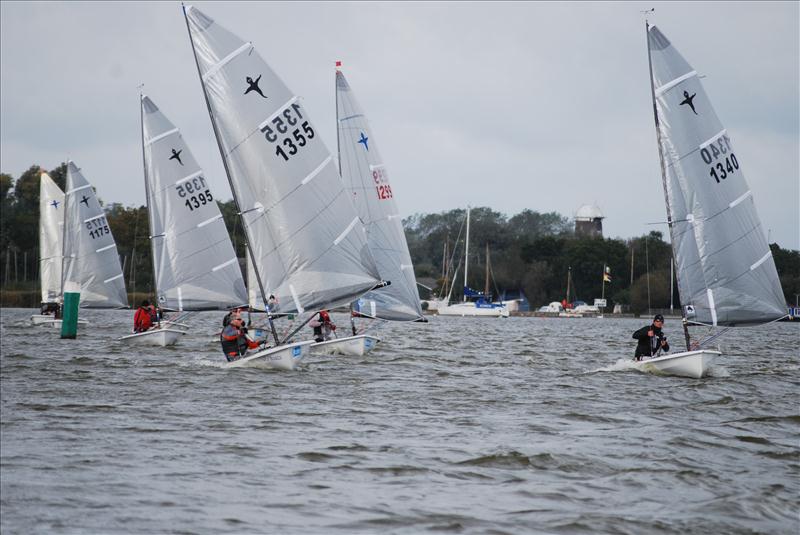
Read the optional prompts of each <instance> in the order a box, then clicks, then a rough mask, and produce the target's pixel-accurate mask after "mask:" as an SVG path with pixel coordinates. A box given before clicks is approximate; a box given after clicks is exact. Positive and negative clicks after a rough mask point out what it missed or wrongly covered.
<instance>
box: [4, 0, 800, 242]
mask: <svg viewBox="0 0 800 535" xmlns="http://www.w3.org/2000/svg"><path fill="white" fill-rule="evenodd" d="M196 5H197V6H198V7H199V8H200V9H202V10H203V11H204V12H206V13H207V14H208V15H209V16H211V17H212V18H214V19H215V20H216V21H218V22H219V23H220V24H222V25H223V26H225V27H227V28H228V29H230V30H231V31H233V32H234V33H236V34H238V35H239V36H241V37H242V38H243V39H246V40H251V41H253V43H254V45H255V46H256V48H257V49H258V51H259V52H260V54H261V55H262V56H263V57H264V59H265V60H266V61H267V62H268V63H270V65H271V66H272V67H273V69H275V71H276V72H277V73H278V74H279V75H280V76H281V77H282V78H283V80H284V81H285V82H286V83H287V84H288V85H289V87H290V88H292V90H293V91H294V92H295V93H297V94H298V95H300V96H301V97H303V98H304V99H305V106H306V108H307V110H308V111H309V112H310V113H311V114H312V119H313V122H314V123H315V126H316V128H317V130H318V131H321V132H322V134H323V137H324V139H325V142H326V144H327V145H328V148H329V149H330V150H332V151H335V150H336V131H335V107H334V85H333V84H334V62H335V61H336V60H342V61H343V63H344V69H343V70H344V73H345V75H346V76H347V78H348V81H349V82H350V85H351V86H352V88H353V91H354V92H355V94H356V96H357V98H358V99H359V101H360V102H361V105H362V107H363V108H364V110H365V112H366V114H367V116H368V118H369V120H370V122H371V124H372V128H373V131H374V134H373V135H374V137H375V139H374V140H373V141H376V142H377V143H378V144H379V146H380V150H381V153H382V155H383V158H384V161H385V163H386V165H387V167H388V169H389V171H390V174H391V177H392V189H393V191H394V193H395V198H396V200H397V202H398V205H399V208H400V211H401V213H402V214H403V215H404V216H407V215H410V214H412V213H415V212H439V211H443V210H449V209H452V208H460V207H464V206H466V205H467V204H470V205H473V206H490V207H492V208H494V209H495V210H499V211H501V212H504V213H506V214H508V215H513V214H515V213H518V212H519V211H521V210H522V209H524V208H530V209H532V210H537V211H541V212H549V211H558V212H561V213H562V214H564V215H568V216H572V215H573V214H574V212H575V210H577V208H578V207H579V206H580V205H582V204H585V203H593V202H596V203H597V204H598V205H599V206H600V208H601V209H602V210H603V212H604V213H605V215H606V217H607V219H606V220H605V223H604V227H605V234H606V236H609V237H623V238H627V237H631V236H638V235H640V234H642V233H645V232H649V231H650V230H653V229H660V230H664V231H666V227H665V226H652V225H648V224H647V223H650V222H656V221H663V220H664V219H665V217H666V216H665V208H664V202H663V192H662V189H661V178H660V171H659V164H658V151H657V146H656V141H655V131H654V126H653V116H652V107H651V103H650V93H649V91H650V87H649V82H648V70H647V51H646V41H645V30H644V17H643V15H642V14H641V13H640V11H641V10H644V9H648V8H650V7H655V8H656V12H655V14H654V15H651V16H650V21H651V23H654V24H656V25H657V26H659V28H660V29H661V30H662V31H663V33H664V34H665V35H666V36H667V37H668V38H669V39H670V40H671V41H672V42H673V44H674V45H675V46H676V48H678V50H680V51H681V53H682V54H683V55H684V57H685V58H686V59H687V60H688V61H689V63H691V64H692V66H693V67H695V68H696V69H697V71H698V72H699V73H701V75H704V76H705V78H704V79H703V83H704V85H705V88H706V91H707V93H708V95H709V97H710V99H711V101H712V102H713V103H714V107H715V109H716V111H717V115H718V116H719V117H720V119H721V121H722V123H723V125H725V127H726V128H727V129H728V131H729V133H730V135H731V138H732V139H733V140H734V142H735V143H736V146H737V156H740V158H739V159H740V161H741V163H742V166H743V169H744V173H745V177H746V178H747V180H748V182H749V184H750V186H751V189H752V191H753V194H754V198H755V202H756V207H757V208H758V211H759V213H760V215H761V218H762V221H763V223H764V227H765V229H769V231H770V237H771V241H777V242H778V243H779V244H780V245H781V246H783V247H789V248H793V249H798V248H800V214H799V213H798V204H800V134H799V133H798V131H799V130H800V111H799V106H800V88H799V85H800V82H799V80H800V31H799V30H798V20H800V8H799V7H798V6H799V5H800V4H798V3H797V2H782V3H770V2H758V3H756V2H752V3H751V2H738V3H728V2H709V3H701V2H687V3H679V2H675V3H672V2H670V3H659V2H624V3H616V2H608V3H521V2H509V3H502V2H492V3H481V2H476V3H458V2H450V3H409V2H402V3H360V2H358V3H334V2H323V3H316V2H309V3H282V2H276V3H234V2H225V3H217V2H197V3H196ZM0 25H1V26H0V39H1V41H0V45H1V46H0V106H1V107H0V170H2V172H6V173H11V174H12V175H14V176H18V175H19V174H20V173H21V172H22V171H24V170H25V169H27V168H28V167H29V166H30V165H31V164H33V163H38V164H40V165H42V166H44V167H45V168H48V169H49V168H53V167H55V166H56V165H58V163H60V162H61V161H63V160H64V159H65V158H67V157H70V158H72V159H74V160H75V161H76V163H77V164H78V165H79V166H80V167H81V168H82V169H83V172H84V174H85V175H86V177H87V178H88V180H90V181H91V182H92V183H93V184H94V185H95V186H96V188H97V192H98V195H99V196H100V197H101V198H102V199H104V200H105V201H106V202H121V203H123V204H125V205H133V204H137V205H138V204H142V203H143V202H144V185H143V179H142V153H141V146H140V138H139V135H140V134H139V105H138V89H137V86H138V85H139V84H140V83H144V84H145V93H147V94H148V95H149V96H150V97H151V98H152V99H153V100H154V102H155V103H156V104H157V105H158V106H159V107H160V108H161V109H162V111H163V112H164V113H165V114H166V115H167V116H168V117H169V118H170V119H171V120H172V122H173V123H175V125H176V126H177V127H178V128H180V129H181V132H182V134H183V136H184V138H185V139H186V141H187V143H188V144H189V147H190V148H191V150H192V152H193V153H194V154H195V156H196V157H197V159H198V161H199V162H200V164H201V165H202V166H203V167H204V169H205V170H206V173H207V175H208V177H209V180H210V181H211V183H212V186H213V187H214V188H215V195H216V196H217V197H218V198H222V199H227V198H230V196H231V194H230V190H229V187H228V184H227V181H226V179H225V176H224V171H223V167H222V163H221V160H220V156H219V152H218V149H217V147H216V143H215V141H214V136H213V132H212V130H211V125H210V121H209V118H208V113H207V111H206V107H205V103H204V100H203V96H202V91H201V89H200V84H199V82H198V77H197V71H196V68H195V65H194V60H193V57H192V52H191V48H190V45H189V40H188V37H187V33H186V26H185V23H184V19H183V15H182V11H181V7H180V4H179V3H177V2H150V3H143V2H128V3H120V2H114V3H101V2H86V3H60V2H54V3H30V2H25V3H15V2H2V4H0Z"/></svg>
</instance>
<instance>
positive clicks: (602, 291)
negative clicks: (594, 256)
mask: <svg viewBox="0 0 800 535" xmlns="http://www.w3.org/2000/svg"><path fill="white" fill-rule="evenodd" d="M605 298H606V265H605V264H603V284H602V290H600V299H605Z"/></svg>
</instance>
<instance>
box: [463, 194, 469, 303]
mask: <svg viewBox="0 0 800 535" xmlns="http://www.w3.org/2000/svg"><path fill="white" fill-rule="evenodd" d="M468 268H469V206H467V237H466V239H465V241H464V302H465V303H466V302H467V288H469V286H467V269H468Z"/></svg>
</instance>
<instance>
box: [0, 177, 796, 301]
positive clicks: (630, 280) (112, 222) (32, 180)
mask: <svg viewBox="0 0 800 535" xmlns="http://www.w3.org/2000/svg"><path fill="white" fill-rule="evenodd" d="M40 172H41V170H40V168H39V166H36V165H34V166H31V167H30V168H29V169H28V170H27V171H25V172H24V173H22V175H20V177H19V178H17V179H16V180H15V179H14V178H13V177H12V176H11V175H8V174H0V281H1V282H2V284H3V289H4V290H11V289H18V290H31V291H33V290H37V289H38V274H39V266H38V255H39V251H38V243H39V176H40ZM48 173H49V175H50V176H51V178H53V180H54V181H55V182H56V184H58V186H59V187H60V188H61V189H62V190H63V189H64V186H65V182H66V164H61V165H60V166H58V167H57V168H55V169H53V170H51V171H49V172H48ZM101 202H102V200H101ZM218 204H219V207H220V210H221V212H222V215H223V219H224V220H225V224H226V225H227V227H228V231H229V233H230V234H231V237H232V239H233V243H234V248H235V250H236V253H237V255H238V256H239V257H240V258H244V256H245V237H244V232H243V230H242V227H241V224H240V222H239V218H238V217H237V214H236V205H235V203H234V202H233V201H232V200H230V201H226V202H219V203H218ZM104 207H105V210H106V217H107V219H108V222H109V226H110V227H111V231H112V233H113V235H114V238H115V240H116V243H117V250H118V252H119V255H120V261H121V263H122V265H123V273H124V276H125V282H126V287H127V288H128V291H129V292H139V293H152V292H153V288H154V286H153V273H152V262H151V252H150V251H151V249H150V242H149V228H148V218H147V209H146V208H145V207H144V206H139V207H131V206H128V207H126V206H123V205H122V204H120V203H109V204H105V205H104ZM465 219H466V210H464V209H455V210H449V211H446V212H440V213H437V214H414V215H412V216H410V217H408V218H406V219H405V220H404V221H403V225H404V228H405V233H406V240H407V241H408V246H409V251H410V253H411V259H412V261H413V263H414V270H415V273H416V276H417V279H418V281H419V282H420V283H421V284H424V285H425V286H427V287H428V288H430V290H425V289H423V288H420V290H421V291H420V294H421V296H422V297H423V299H424V298H427V297H431V296H436V295H446V293H447V289H446V288H444V283H445V265H446V264H447V265H449V266H450V268H449V274H448V275H447V277H446V278H447V281H448V282H450V283H452V279H453V271H454V270H455V268H458V269H459V272H458V274H457V275H456V279H457V282H456V284H455V286H454V289H453V294H454V297H458V296H460V295H461V287H462V285H463V269H464V267H463V266H464V258H463V252H464V239H465V228H464V222H465ZM664 232H666V228H665V229H664ZM445 244H446V245H445ZM487 245H488V251H489V263H488V266H489V269H488V271H489V274H490V277H489V279H490V293H492V294H494V296H495V298H496V297H498V296H502V294H503V293H504V292H506V294H508V292H514V293H517V292H521V293H523V294H524V295H525V296H526V297H527V298H528V300H529V302H530V303H531V306H532V307H538V306H540V305H543V304H547V303H548V302H551V301H562V300H563V299H564V298H565V297H566V291H567V277H568V274H569V276H570V277H571V280H570V287H571V288H570V289H571V291H570V300H571V301H574V300H583V301H586V302H587V303H589V304H591V303H592V302H593V300H594V299H595V298H597V297H600V296H601V292H602V291H603V287H602V279H603V270H604V267H605V266H608V267H609V269H610V277H611V281H610V282H608V283H606V284H605V288H604V291H605V297H606V299H607V300H608V307H609V308H610V307H612V306H613V305H614V304H622V305H625V306H626V307H629V308H630V310H632V311H633V312H645V311H647V309H648V308H668V307H669V306H670V301H672V304H673V305H674V306H675V307H676V308H677V307H679V297H678V292H677V285H674V286H673V293H672V294H670V264H671V262H672V250H671V247H670V245H669V243H667V242H666V241H665V240H664V234H663V233H662V232H661V231H652V232H650V233H649V234H647V235H643V236H639V237H635V238H630V239H620V238H602V237H595V238H591V237H584V236H581V235H578V234H576V233H575V231H574V225H573V223H572V221H571V219H570V218H567V217H565V216H563V215H561V214H558V213H556V212H549V213H540V212H536V211H533V210H527V209H526V210H523V211H522V212H520V213H518V214H515V215H512V216H511V217H508V216H506V215H505V214H502V213H500V212H497V211H494V210H492V209H491V208H488V207H478V208H472V209H471V215H470V257H469V280H468V286H470V287H471V288H474V289H476V290H481V291H483V289H484V285H485V281H486V272H487V259H486V250H487ZM770 248H771V249H772V253H773V257H774V259H775V264H776V266H777V268H778V274H779V276H780V279H781V285H782V286H783V292H784V295H785V297H786V299H787V300H789V301H790V302H794V298H795V295H796V294H800V251H795V250H789V249H782V248H781V247H780V246H778V245H777V244H770ZM445 252H447V261H445ZM31 306H32V305H31Z"/></svg>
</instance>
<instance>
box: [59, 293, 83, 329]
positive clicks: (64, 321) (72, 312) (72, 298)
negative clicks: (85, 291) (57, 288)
mask: <svg viewBox="0 0 800 535" xmlns="http://www.w3.org/2000/svg"><path fill="white" fill-rule="evenodd" d="M80 303H81V294H80V293H74V292H64V310H63V318H61V338H71V339H73V340H74V339H75V338H76V337H77V336H78V307H79V305H80Z"/></svg>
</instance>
